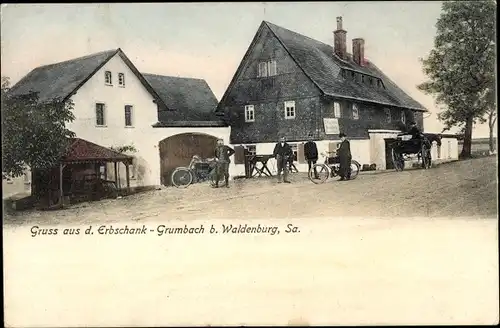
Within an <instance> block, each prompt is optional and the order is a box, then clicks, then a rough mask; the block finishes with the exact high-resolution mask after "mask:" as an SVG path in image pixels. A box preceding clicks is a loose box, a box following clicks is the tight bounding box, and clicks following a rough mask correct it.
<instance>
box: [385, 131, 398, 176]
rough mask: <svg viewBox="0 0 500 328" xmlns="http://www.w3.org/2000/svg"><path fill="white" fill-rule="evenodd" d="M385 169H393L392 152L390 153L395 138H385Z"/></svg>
mask: <svg viewBox="0 0 500 328" xmlns="http://www.w3.org/2000/svg"><path fill="white" fill-rule="evenodd" d="M384 140H385V169H386V170H393V169H394V163H393V162H392V152H391V149H392V148H391V146H392V144H393V143H394V142H395V141H396V140H397V139H395V138H385V139H384Z"/></svg>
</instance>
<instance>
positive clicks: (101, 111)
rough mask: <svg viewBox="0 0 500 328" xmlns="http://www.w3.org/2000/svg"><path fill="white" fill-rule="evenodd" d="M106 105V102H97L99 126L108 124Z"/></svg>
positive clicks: (96, 110)
mask: <svg viewBox="0 0 500 328" xmlns="http://www.w3.org/2000/svg"><path fill="white" fill-rule="evenodd" d="M104 111H105V106H104V104H101V103H97V104H95V124H96V125H97V126H104V125H106V119H105V113H104Z"/></svg>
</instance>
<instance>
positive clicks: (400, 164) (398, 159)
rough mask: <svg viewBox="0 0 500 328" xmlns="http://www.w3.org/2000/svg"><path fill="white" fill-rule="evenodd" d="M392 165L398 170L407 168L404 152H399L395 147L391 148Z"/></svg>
mask: <svg viewBox="0 0 500 328" xmlns="http://www.w3.org/2000/svg"><path fill="white" fill-rule="evenodd" d="M391 155H392V165H393V166H394V169H395V170H396V171H403V170H404V168H405V159H404V157H403V155H402V154H400V153H397V152H396V151H395V150H394V148H393V149H392V150H391Z"/></svg>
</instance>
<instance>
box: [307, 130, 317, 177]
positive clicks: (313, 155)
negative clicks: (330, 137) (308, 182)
mask: <svg viewBox="0 0 500 328" xmlns="http://www.w3.org/2000/svg"><path fill="white" fill-rule="evenodd" d="M304 157H305V158H306V161H307V166H308V167H309V169H308V171H307V172H311V167H313V165H314V164H316V162H317V161H318V147H317V146H316V143H315V142H314V141H313V138H312V135H309V140H308V141H307V142H306V143H305V145H304ZM314 178H315V179H318V171H317V170H316V168H314Z"/></svg>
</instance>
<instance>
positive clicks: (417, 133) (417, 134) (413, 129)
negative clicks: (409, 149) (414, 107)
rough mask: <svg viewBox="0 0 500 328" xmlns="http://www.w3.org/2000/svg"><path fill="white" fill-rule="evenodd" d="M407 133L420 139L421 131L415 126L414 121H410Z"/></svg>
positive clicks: (413, 137)
mask: <svg viewBox="0 0 500 328" xmlns="http://www.w3.org/2000/svg"><path fill="white" fill-rule="evenodd" d="M408 133H409V134H411V138H412V139H420V138H421V136H422V133H421V132H420V129H419V128H418V127H417V123H415V122H411V123H410V129H409V130H408Z"/></svg>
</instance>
